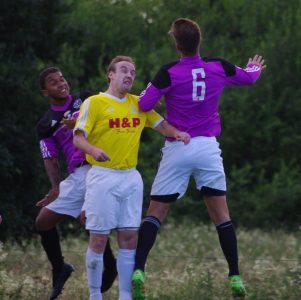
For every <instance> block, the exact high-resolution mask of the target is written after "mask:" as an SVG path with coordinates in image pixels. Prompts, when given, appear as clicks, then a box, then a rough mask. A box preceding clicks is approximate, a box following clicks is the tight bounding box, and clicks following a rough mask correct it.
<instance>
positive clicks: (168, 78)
mask: <svg viewBox="0 0 301 300" xmlns="http://www.w3.org/2000/svg"><path fill="white" fill-rule="evenodd" d="M260 73H261V69H260V67H258V66H256V65H253V64H249V65H248V66H247V68H245V69H242V68H239V67H237V66H234V65H232V64H231V63H229V62H227V61H225V60H223V59H219V58H202V57H200V56H199V55H197V56H193V57H184V58H181V59H180V60H179V61H176V62H173V63H169V64H167V65H164V66H162V67H161V68H160V70H159V71H158V73H157V75H156V76H155V78H154V79H153V80H152V81H151V83H149V85H148V86H147V88H146V90H144V91H143V92H142V93H141V95H140V99H139V107H140V109H141V110H143V111H148V110H151V109H153V108H154V106H155V105H156V103H157V102H158V101H159V100H160V98H161V96H163V95H164V96H165V102H166V119H167V121H168V122H169V123H170V124H172V125H173V126H175V127H176V128H177V129H179V130H180V131H185V132H187V133H189V134H190V135H191V137H195V136H218V135H220V132H221V124H220V116H219V113H218V102H219V97H220V95H221V93H222V91H223V89H224V88H225V87H226V86H239V85H250V84H253V83H254V82H255V81H256V80H257V79H258V78H259V76H260Z"/></svg>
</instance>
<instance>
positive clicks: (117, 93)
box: [105, 87, 126, 99]
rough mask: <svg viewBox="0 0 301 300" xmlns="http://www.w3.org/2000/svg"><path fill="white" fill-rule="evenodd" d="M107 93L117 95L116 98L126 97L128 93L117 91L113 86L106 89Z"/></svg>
mask: <svg viewBox="0 0 301 300" xmlns="http://www.w3.org/2000/svg"><path fill="white" fill-rule="evenodd" d="M105 93H107V94H110V95H112V96H114V97H116V98H119V99H122V98H124V97H125V95H126V93H124V92H120V91H117V90H116V89H113V88H112V87H109V88H108V89H107V90H106V91H105Z"/></svg>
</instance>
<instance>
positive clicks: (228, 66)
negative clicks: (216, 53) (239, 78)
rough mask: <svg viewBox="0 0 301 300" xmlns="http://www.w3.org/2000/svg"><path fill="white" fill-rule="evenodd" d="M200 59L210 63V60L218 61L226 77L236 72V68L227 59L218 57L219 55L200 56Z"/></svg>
mask: <svg viewBox="0 0 301 300" xmlns="http://www.w3.org/2000/svg"><path fill="white" fill-rule="evenodd" d="M202 60H203V61H204V62H207V63H210V62H219V63H220V64H221V66H222V68H223V71H224V73H225V75H226V77H230V76H234V75H235V74H236V68H235V66H234V65H233V64H232V63H230V62H228V61H227V60H225V59H223V58H220V57H202Z"/></svg>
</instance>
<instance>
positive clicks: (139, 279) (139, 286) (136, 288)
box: [132, 269, 147, 300]
mask: <svg viewBox="0 0 301 300" xmlns="http://www.w3.org/2000/svg"><path fill="white" fill-rule="evenodd" d="M144 279H145V275H144V272H143V271H142V270H139V269H137V270H135V271H134V273H133V275H132V291H133V300H147V298H146V296H145V289H144Z"/></svg>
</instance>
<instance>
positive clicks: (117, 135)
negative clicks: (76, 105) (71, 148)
mask: <svg viewBox="0 0 301 300" xmlns="http://www.w3.org/2000/svg"><path fill="white" fill-rule="evenodd" d="M138 99H139V97H138V96H135V95H131V94H127V95H126V96H125V97H124V98H122V99H119V98H117V97H114V96H112V95H109V94H106V93H100V94H98V95H95V96H92V97H89V98H88V99H86V100H85V101H84V102H83V104H82V105H81V108H80V114H79V117H78V119H77V122H76V126H75V128H74V131H76V130H80V131H82V132H83V133H84V134H85V137H86V138H87V140H88V142H89V143H90V144H92V145H94V146H96V147H98V148H100V149H102V150H104V151H105V152H106V153H107V155H108V156H109V157H110V159H111V160H109V161H104V162H102V161H96V160H95V159H93V157H92V156H91V155H88V154H87V155H86V159H87V161H88V162H89V163H90V164H91V165H96V166H101V167H105V168H112V169H130V168H133V167H135V166H136V165H137V162H138V151H139V144H140V137H141V133H142V130H143V128H144V127H152V128H155V127H157V126H158V125H159V124H160V123H161V122H162V121H163V118H162V117H161V116H160V115H159V114H158V113H156V112H155V111H154V110H151V111H149V112H143V111H141V110H140V109H139V106H138Z"/></svg>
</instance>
